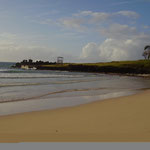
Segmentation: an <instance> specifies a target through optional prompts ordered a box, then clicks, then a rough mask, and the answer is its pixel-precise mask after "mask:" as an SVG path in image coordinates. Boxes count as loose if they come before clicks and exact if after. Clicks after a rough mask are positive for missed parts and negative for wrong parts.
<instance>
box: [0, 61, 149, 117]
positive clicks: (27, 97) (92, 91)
mask: <svg viewBox="0 0 150 150" xmlns="http://www.w3.org/2000/svg"><path fill="white" fill-rule="evenodd" d="M12 65H13V63H6V62H5V63H2V62H1V63H0V115H7V114H13V113H21V112H28V111H38V110H44V109H55V108H59V107H68V106H75V105H79V104H84V103H89V102H92V101H97V100H104V99H107V98H112V97H119V96H124V95H130V94H134V93H136V92H137V91H139V90H142V89H145V88H150V79H146V78H140V77H129V76H119V75H108V74H100V73H83V72H67V71H50V70H49V71H46V70H23V69H14V68H13V69H12V68H11V66H12Z"/></svg>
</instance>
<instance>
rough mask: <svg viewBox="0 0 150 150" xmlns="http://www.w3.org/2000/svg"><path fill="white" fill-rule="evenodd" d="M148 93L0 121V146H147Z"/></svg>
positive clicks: (149, 123)
mask: <svg viewBox="0 0 150 150" xmlns="http://www.w3.org/2000/svg"><path fill="white" fill-rule="evenodd" d="M149 116H150V90H146V91H144V92H140V93H138V94H135V95H131V96H125V97H119V98H113V99H108V100H104V101H97V102H93V103H89V104H84V105H80V106H76V107H69V108H62V109H56V110H46V111H39V112H28V113H22V114H16V115H8V116H1V117H0V142H54V141H56V142H120V141H121V142H150V119H149Z"/></svg>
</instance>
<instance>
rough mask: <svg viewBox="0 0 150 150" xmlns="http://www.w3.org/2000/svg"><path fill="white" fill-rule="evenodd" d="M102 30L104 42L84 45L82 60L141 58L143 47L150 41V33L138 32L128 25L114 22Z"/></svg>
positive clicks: (98, 60)
mask: <svg viewBox="0 0 150 150" xmlns="http://www.w3.org/2000/svg"><path fill="white" fill-rule="evenodd" d="M102 32H103V34H104V35H105V37H106V39H105V40H104V42H102V43H100V44H96V43H88V44H87V45H86V46H84V47H83V48H82V53H81V59H82V60H84V61H85V60H86V61H87V62H88V61H89V60H90V61H91V62H100V61H116V60H130V59H131V60H132V59H141V58H142V52H143V48H144V46H145V45H148V44H149V41H150V35H147V34H145V33H142V32H137V31H136V29H135V28H133V27H129V26H127V25H119V24H113V25H112V26H110V27H109V28H108V29H104V30H103V31H102ZM93 45H94V46H93ZM94 55H95V57H94ZM85 56H86V57H85Z"/></svg>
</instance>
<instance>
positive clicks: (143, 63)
mask: <svg viewBox="0 0 150 150" xmlns="http://www.w3.org/2000/svg"><path fill="white" fill-rule="evenodd" d="M12 67H13V68H22V69H37V70H61V71H78V72H96V73H117V74H132V75H134V74H150V60H135V61H112V62H98V63H63V62H62V61H61V62H59V61H57V62H49V61H46V62H44V61H35V62H34V61H33V60H31V59H29V60H23V61H22V62H18V63H16V64H15V65H14V66H12Z"/></svg>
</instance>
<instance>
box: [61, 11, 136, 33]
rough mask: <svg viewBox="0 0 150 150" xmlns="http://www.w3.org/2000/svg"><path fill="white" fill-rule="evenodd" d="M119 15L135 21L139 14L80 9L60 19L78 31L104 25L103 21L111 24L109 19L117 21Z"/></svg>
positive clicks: (63, 23) (66, 25) (62, 22)
mask: <svg viewBox="0 0 150 150" xmlns="http://www.w3.org/2000/svg"><path fill="white" fill-rule="evenodd" d="M118 17H121V18H122V19H124V18H127V19H129V18H131V19H132V21H133V19H137V18H138V17H139V15H138V14H137V13H136V12H134V11H127V10H126V11H119V12H113V13H108V12H93V11H80V12H78V13H75V14H73V15H72V16H71V17H69V18H62V19H60V20H59V22H60V24H61V25H63V26H65V27H67V28H70V29H76V30H78V31H85V29H89V27H90V26H92V27H93V26H95V25H99V26H100V25H103V23H107V24H109V21H112V22H116V21H117V18H118ZM118 19H119V18H118ZM130 21H131V20H130ZM86 31H87V30H86Z"/></svg>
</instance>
